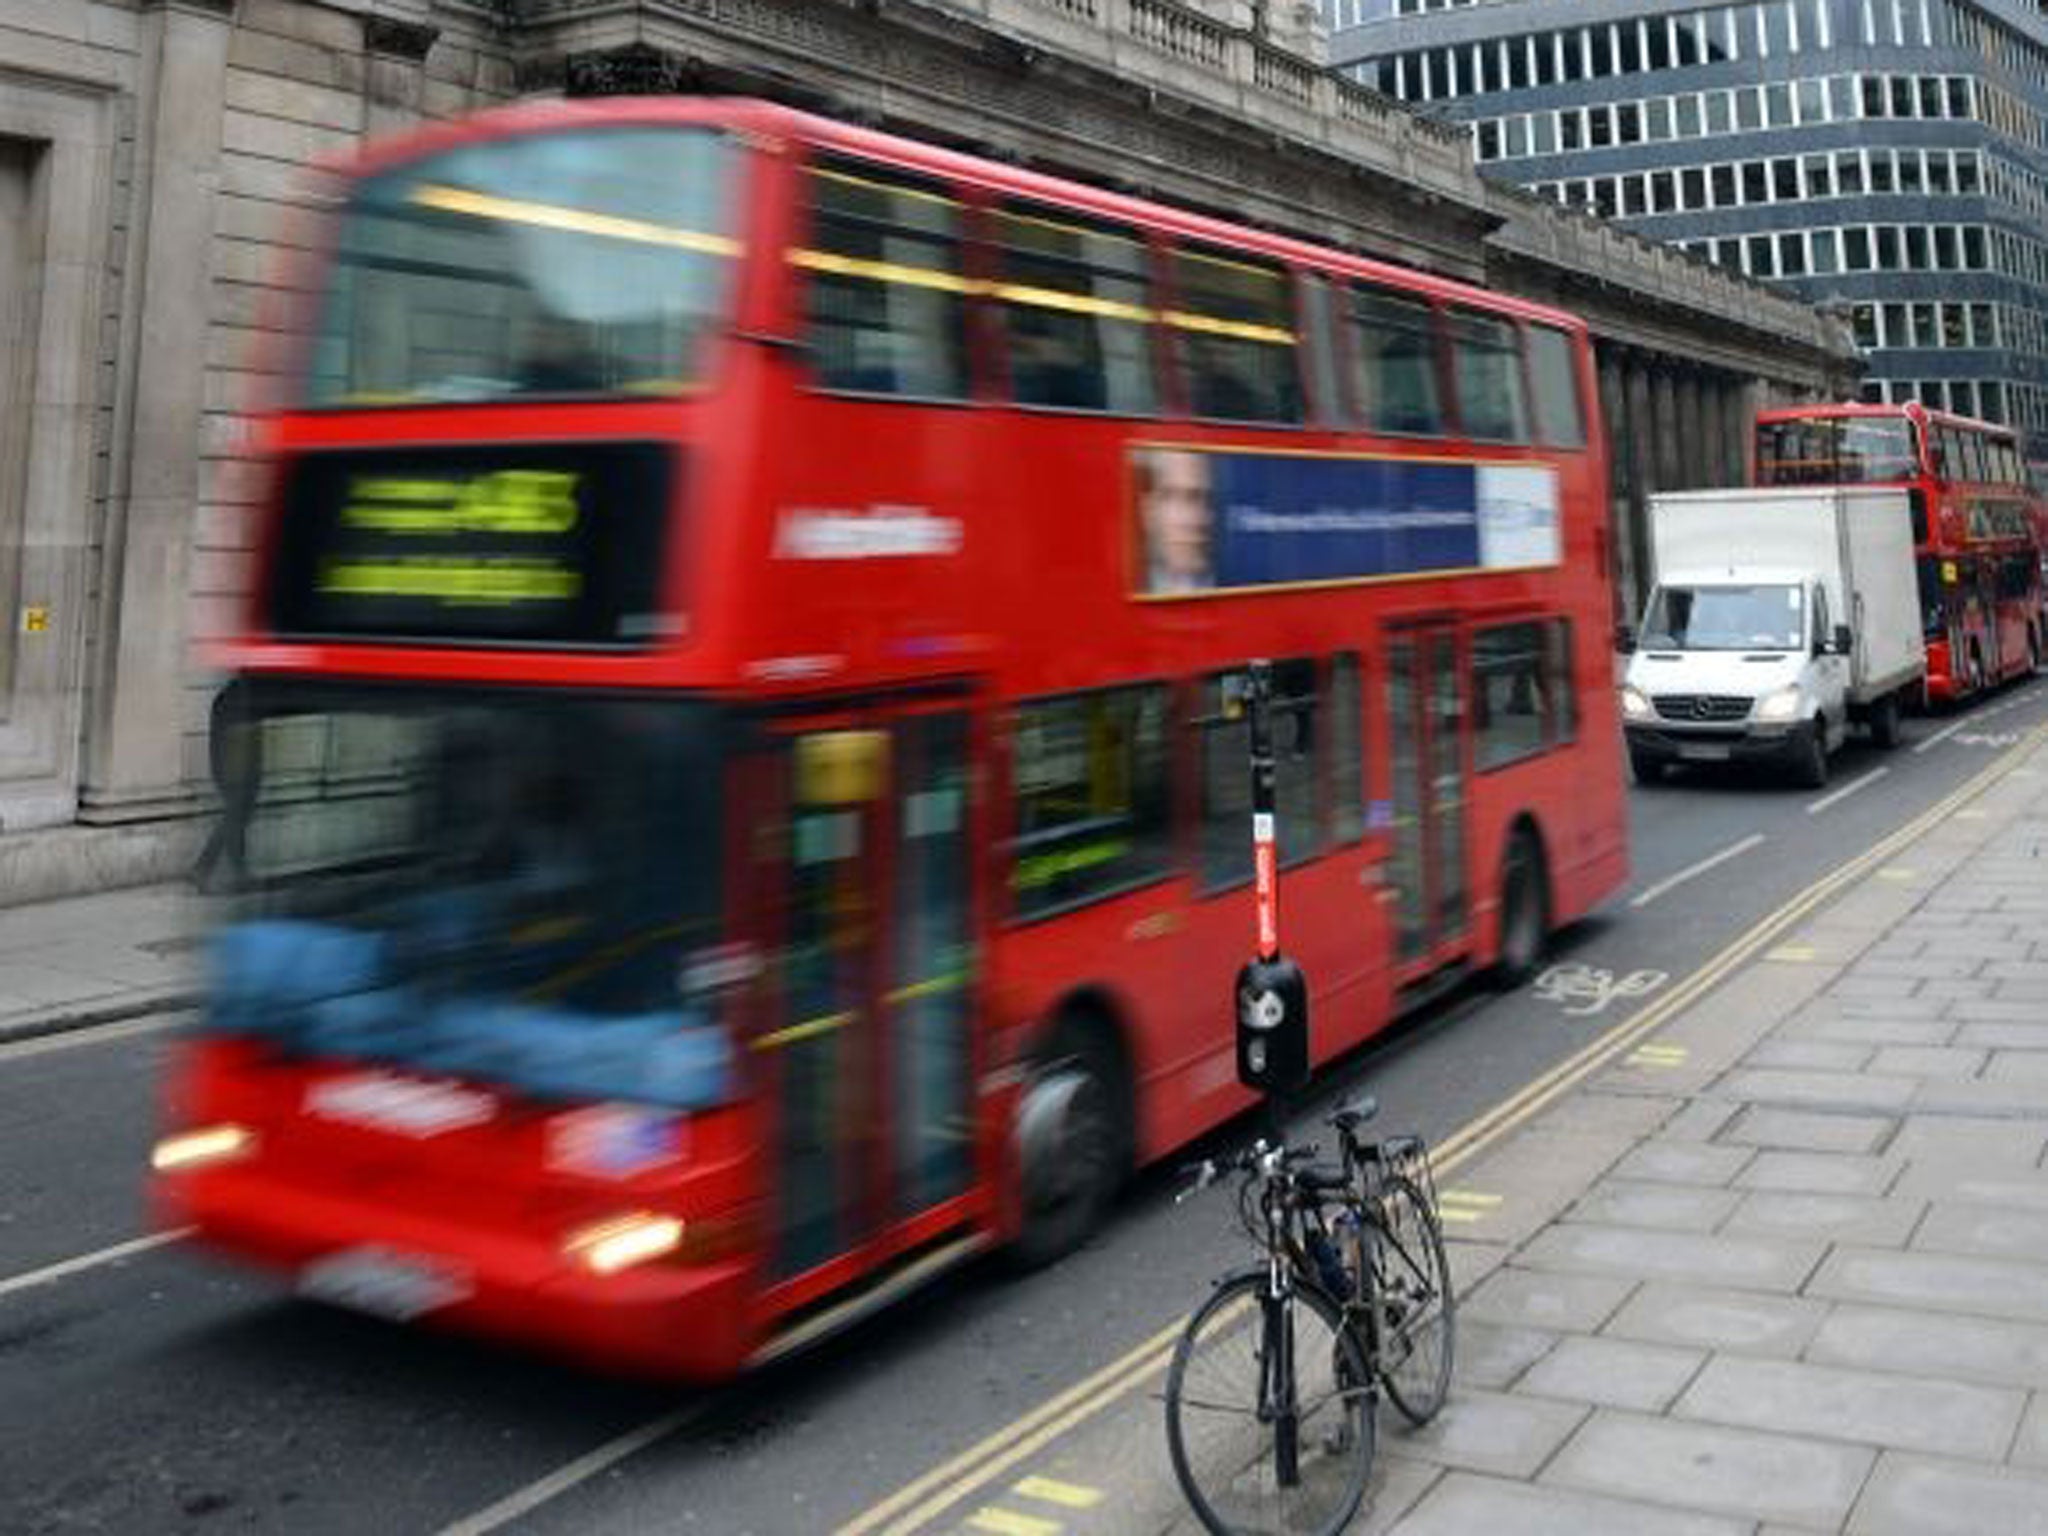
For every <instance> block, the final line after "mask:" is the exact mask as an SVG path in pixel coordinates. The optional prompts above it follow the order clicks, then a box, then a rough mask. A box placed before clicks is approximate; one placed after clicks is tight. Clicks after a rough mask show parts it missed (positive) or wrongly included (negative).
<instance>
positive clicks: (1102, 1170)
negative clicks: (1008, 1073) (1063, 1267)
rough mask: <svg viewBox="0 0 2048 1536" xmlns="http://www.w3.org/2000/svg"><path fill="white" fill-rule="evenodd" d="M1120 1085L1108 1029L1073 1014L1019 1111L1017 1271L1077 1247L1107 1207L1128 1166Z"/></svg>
mask: <svg viewBox="0 0 2048 1536" xmlns="http://www.w3.org/2000/svg"><path fill="white" fill-rule="evenodd" d="M1122 1083H1123V1074H1122V1073H1121V1072H1120V1071H1119V1070H1118V1064H1117V1060H1116V1055H1115V1051H1114V1049H1113V1048H1112V1047H1111V1045H1110V1044H1109V1041H1108V1037H1107V1033H1106V1030H1105V1029H1104V1028H1102V1027H1099V1026H1097V1025H1096V1024H1095V1023H1094V1022H1093V1021H1091V1020H1089V1019H1086V1018H1084V1017H1081V1016H1079V1015H1076V1016H1071V1017H1068V1018H1066V1019H1063V1020H1062V1021H1061V1022H1060V1023H1059V1024H1058V1025H1057V1026H1056V1027H1055V1028H1054V1030H1053V1032H1052V1036H1051V1038H1050V1040H1049V1041H1048V1042H1047V1044H1046V1046H1045V1048H1044V1049H1043V1050H1041V1051H1040V1052H1039V1054H1038V1059H1037V1063H1036V1065H1035V1066H1034V1067H1033V1069H1032V1073H1031V1080H1030V1081H1029V1082H1028V1083H1026V1084H1025V1087H1024V1096H1023V1100H1022V1102H1021V1103H1020V1104H1019V1106H1018V1109H1017V1123H1016V1146H1017V1168H1018V1178H1019V1184H1020V1195H1021V1202H1022V1205H1023V1221H1022V1226H1021V1229H1020V1231H1019V1232H1018V1235H1017V1241H1016V1243H1015V1245H1014V1248H1013V1255H1012V1256H1013V1257H1014V1259H1015V1260H1016V1262H1017V1263H1018V1264H1020V1265H1022V1266H1023V1267H1025V1268H1027V1269H1035V1268H1037V1267H1039V1266H1040V1265H1044V1264H1050V1263H1051V1262H1052V1261H1053V1260H1055V1259H1058V1258H1061V1257H1063V1256H1065V1255H1066V1254H1068V1253H1071V1252H1072V1251H1073V1250H1074V1249H1076V1248H1078V1247H1080V1246H1081V1244H1082V1243H1084V1242H1086V1241H1087V1239H1088V1237H1089V1235H1090V1234H1091V1233H1092V1232H1094V1230H1095V1228H1096V1227H1097V1225H1099V1224H1100V1222H1101V1220H1102V1217H1103V1214H1104V1213H1105V1212H1106V1211H1107V1210H1108V1209H1109V1203H1110V1201H1111V1199H1112V1198H1114V1196H1115V1194H1116V1192H1117V1189H1118V1187H1119V1185H1120V1184H1121V1183H1122V1182H1123V1173H1124V1168H1125V1166H1126V1165H1127V1163H1128V1161H1129V1152H1128V1150H1127V1149H1128V1146H1129V1139H1128V1135H1127V1131H1126V1127H1128V1125H1129V1123H1130V1114H1129V1110H1128V1103H1127V1100H1126V1097H1125V1095H1124V1092H1123V1086H1122Z"/></svg>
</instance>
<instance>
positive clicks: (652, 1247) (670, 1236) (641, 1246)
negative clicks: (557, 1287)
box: [562, 1211, 683, 1275]
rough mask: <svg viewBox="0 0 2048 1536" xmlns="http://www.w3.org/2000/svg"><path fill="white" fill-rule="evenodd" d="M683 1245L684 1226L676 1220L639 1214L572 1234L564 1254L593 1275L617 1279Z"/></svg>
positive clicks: (622, 1217) (646, 1213) (643, 1213)
mask: <svg viewBox="0 0 2048 1536" xmlns="http://www.w3.org/2000/svg"><path fill="white" fill-rule="evenodd" d="M682 1245H683V1224H682V1222H681V1221H680V1220H678V1219H677V1218H676V1217H674V1216H657V1215H654V1214H653V1213H651V1212H648V1211H636V1212H634V1213H633V1214H632V1215H630V1216H620V1217H617V1218H615V1219H613V1220H611V1221H601V1222H598V1223H597V1224H596V1225H595V1226H589V1227H584V1228H583V1229H582V1230H581V1231H578V1232H572V1233H570V1234H569V1237H568V1239H567V1240H566V1241H565V1242H564V1243H563V1244H562V1250H563V1252H565V1253H566V1254H568V1256H569V1257H570V1258H572V1259H574V1260H575V1261H576V1262H577V1263H578V1264H581V1265H582V1266H583V1267H584V1268H585V1269H587V1270H589V1271H590V1272H591V1273H592V1274H598V1275H615V1274H617V1273H618V1272H619V1271H620V1270H622V1269H631V1268H633V1267H634V1266H635V1265H638V1264H646V1263H649V1262H650V1261H652V1260H654V1259H659V1258H663V1257H666V1256H667V1255H669V1254H671V1253H674V1252H675V1251H676V1250H677V1249H678V1248H680V1247H682Z"/></svg>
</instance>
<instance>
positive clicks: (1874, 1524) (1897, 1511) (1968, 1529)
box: [1849, 1452, 2048, 1536]
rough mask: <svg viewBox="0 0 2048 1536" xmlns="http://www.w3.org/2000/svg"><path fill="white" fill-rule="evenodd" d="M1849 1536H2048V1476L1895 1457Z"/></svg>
mask: <svg viewBox="0 0 2048 1536" xmlns="http://www.w3.org/2000/svg"><path fill="white" fill-rule="evenodd" d="M1849 1532H1850V1536H2048V1473H2042V1472H2035V1471H2031V1470H2028V1469H2024V1468H2014V1467H1987V1466H1984V1465H1981V1464H1979V1463H1975V1462H1960V1461H1945V1460H1935V1459H1934V1458H1931V1457H1926V1456H1908V1455H1902V1454H1900V1453H1897V1452H1889V1453H1887V1454H1886V1455H1885V1456H1883V1457H1882V1458H1880V1459H1879V1461H1878V1464H1877V1470H1876V1471H1875V1472H1874V1473H1873V1474H1872V1475H1871V1479H1870V1483H1869V1485H1868V1486H1867V1487H1866V1488H1865V1489H1864V1490H1863V1496H1862V1497H1861V1498H1859V1499H1858V1500H1857V1501H1856V1513H1855V1515H1854V1516H1853V1517H1852V1518H1851V1519H1850V1521H1849Z"/></svg>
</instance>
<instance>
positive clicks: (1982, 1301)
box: [1806, 1248, 2048, 1323]
mask: <svg viewBox="0 0 2048 1536" xmlns="http://www.w3.org/2000/svg"><path fill="white" fill-rule="evenodd" d="M1806 1294H1807V1295H1809V1296H1819V1297H1825V1298H1827V1299H1830V1300H1834V1301H1860V1302H1868V1303H1871V1304H1873V1305H1876V1306H1895V1307H1907V1308H1912V1307H1925V1308H1928V1309H1929V1310H1932V1311H1938V1312H1950V1313H1958V1312H1959V1313H1967V1314H1970V1315H1973V1316H1978V1317H2000V1318H2006V1319H2009V1320H2011V1321H2014V1322H2023V1323H2048V1266H2044V1265H2040V1264H2023V1263H2017V1262H2015V1261H2013V1260H2011V1259H1984V1258H1958V1257H1954V1256H1951V1255H1949V1254H1941V1253H1915V1252H1910V1251H1909V1252H1896V1253H1895V1252H1890V1251H1887V1250H1885V1249H1881V1248H1837V1249H1836V1250H1834V1251H1833V1252H1832V1253H1830V1254H1829V1255H1828V1257H1827V1258H1826V1259H1825V1260H1824V1261H1823V1262H1822V1264H1821V1267H1820V1272H1819V1273H1818V1274H1817V1275H1815V1276H1814V1277H1813V1279H1812V1281H1811V1282H1809V1283H1808V1285H1807V1287H1806Z"/></svg>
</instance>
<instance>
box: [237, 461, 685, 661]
mask: <svg viewBox="0 0 2048 1536" xmlns="http://www.w3.org/2000/svg"><path fill="white" fill-rule="evenodd" d="M670 463H671V460H670V454H669V451H668V450H667V449H665V448H663V447H661V446H660V445H658V444H654V443H571V444H549V445H545V446H527V445H523V444H521V445H504V446H500V447H492V448H408V449H368V450H360V451H347V452H328V453H309V454H306V455H304V456H303V457H301V458H299V459H298V460H296V461H295V462H294V463H293V464H292V465H291V466H290V467H289V468H288V470H287V472H286V479H285V487H284V516H283V517H282V519H281V520H280V526H279V544H278V553H277V563H276V567H275V580H274V582H273V587H272V593H273V605H272V617H273V620H274V621H275V624H276V627H277V631H278V632H279V633H280V634H284V635H293V636H303V637H316V636H318V637H333V638H350V639H380V640H422V641H444V642H445V641H453V642H456V643H467V644H525V645H602V646H635V645H644V644H646V643H648V642H649V641H650V640H652V639H653V638H655V634H656V629H657V626H656V622H655V620H656V615H657V613H658V611H659V603H660V597H661V593H660V581H661V567H662V561H661V554H662V546H663V539H662V531H663V527H664V524H665V522H666V519H667V516H668V508H669V490H670V479H671V470H670Z"/></svg>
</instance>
